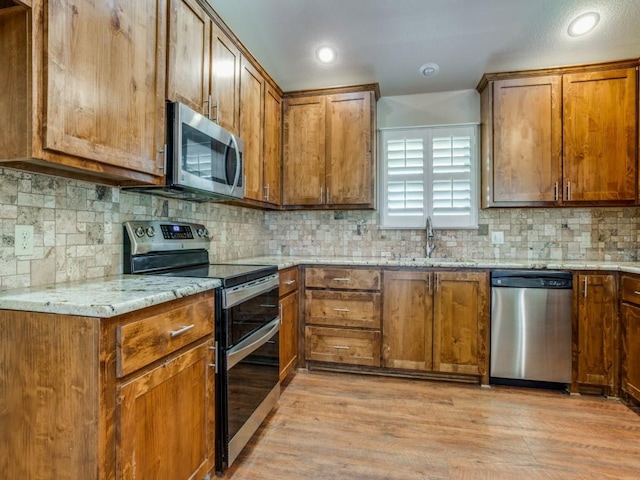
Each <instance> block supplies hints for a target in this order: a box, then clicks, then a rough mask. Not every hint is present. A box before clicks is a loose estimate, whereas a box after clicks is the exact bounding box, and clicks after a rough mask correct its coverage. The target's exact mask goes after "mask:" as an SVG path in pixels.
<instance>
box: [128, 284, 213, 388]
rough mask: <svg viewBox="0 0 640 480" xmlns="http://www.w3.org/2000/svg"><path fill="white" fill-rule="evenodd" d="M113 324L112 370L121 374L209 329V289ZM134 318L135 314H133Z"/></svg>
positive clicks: (146, 362) (210, 305)
mask: <svg viewBox="0 0 640 480" xmlns="http://www.w3.org/2000/svg"><path fill="white" fill-rule="evenodd" d="M169 305H170V304H167V307H166V309H163V308H154V309H153V312H154V313H153V314H151V315H148V316H145V317H142V318H139V319H137V320H134V321H132V322H129V323H126V324H124V325H120V326H118V327H117V328H116V342H117V343H116V374H117V376H118V377H123V376H125V375H128V374H130V373H131V372H135V371H136V370H138V369H139V368H142V367H144V366H145V365H149V364H150V363H152V362H154V361H156V360H159V359H161V358H162V357H164V356H166V355H168V354H170V353H172V352H175V351H176V350H179V349H180V348H182V347H184V346H185V345H188V344H190V343H192V342H194V341H196V340H198V339H200V338H202V337H204V336H206V335H209V334H211V333H212V332H213V325H214V323H213V312H214V308H213V292H207V293H205V294H202V295H199V296H198V297H194V300H193V301H190V302H188V303H183V302H180V303H178V304H174V305H173V307H171V306H169ZM134 318H135V317H134Z"/></svg>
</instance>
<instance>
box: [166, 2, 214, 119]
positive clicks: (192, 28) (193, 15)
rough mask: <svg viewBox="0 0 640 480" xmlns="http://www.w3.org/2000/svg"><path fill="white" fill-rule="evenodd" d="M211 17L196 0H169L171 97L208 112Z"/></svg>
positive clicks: (168, 89) (168, 77) (169, 93)
mask: <svg viewBox="0 0 640 480" xmlns="http://www.w3.org/2000/svg"><path fill="white" fill-rule="evenodd" d="M211 23H212V22H211V19H210V18H209V15H208V14H207V13H206V12H205V11H204V9H203V8H202V7H201V6H200V5H199V4H198V2H197V1H196V0H169V32H168V36H169V42H168V52H167V58H168V59H167V99H168V100H171V101H174V102H181V103H184V104H185V105H187V106H189V107H191V108H192V109H194V110H195V111H197V112H200V113H201V114H203V115H206V116H208V115H209V114H210V106H209V75H210V60H211Z"/></svg>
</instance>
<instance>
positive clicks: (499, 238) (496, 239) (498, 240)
mask: <svg viewBox="0 0 640 480" xmlns="http://www.w3.org/2000/svg"><path fill="white" fill-rule="evenodd" d="M503 243H504V232H491V245H502V244H503Z"/></svg>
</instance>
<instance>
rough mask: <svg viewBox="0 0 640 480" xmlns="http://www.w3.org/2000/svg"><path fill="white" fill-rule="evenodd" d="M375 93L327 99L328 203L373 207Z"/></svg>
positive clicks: (361, 93)
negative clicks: (373, 98)
mask: <svg viewBox="0 0 640 480" xmlns="http://www.w3.org/2000/svg"><path fill="white" fill-rule="evenodd" d="M372 96H373V93H371V92H358V93H344V94H336V95H329V96H327V98H326V118H327V120H326V128H327V130H326V133H327V141H326V149H327V150H326V155H327V157H326V162H327V167H326V168H327V171H326V188H327V193H326V203H327V204H337V205H346V204H353V205H357V204H361V205H370V204H373V190H374V188H373V172H374V166H373V156H372V152H371V141H372V138H373V126H372V120H371V119H372V114H371V98H372Z"/></svg>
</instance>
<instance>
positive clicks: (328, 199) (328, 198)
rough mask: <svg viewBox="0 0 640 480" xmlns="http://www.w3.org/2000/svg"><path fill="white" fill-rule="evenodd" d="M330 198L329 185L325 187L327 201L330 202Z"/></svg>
mask: <svg viewBox="0 0 640 480" xmlns="http://www.w3.org/2000/svg"><path fill="white" fill-rule="evenodd" d="M330 198H331V197H330V196H329V187H327V203H331V200H330Z"/></svg>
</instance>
